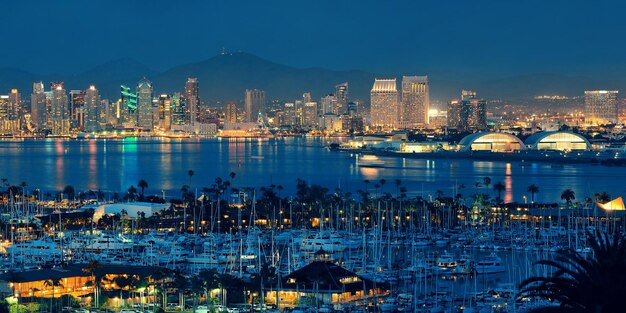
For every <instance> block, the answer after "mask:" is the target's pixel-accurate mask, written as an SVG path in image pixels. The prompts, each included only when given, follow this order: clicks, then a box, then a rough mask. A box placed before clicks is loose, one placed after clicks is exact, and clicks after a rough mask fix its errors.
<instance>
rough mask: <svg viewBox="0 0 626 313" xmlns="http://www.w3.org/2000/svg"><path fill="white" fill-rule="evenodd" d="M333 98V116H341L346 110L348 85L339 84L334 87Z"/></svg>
mask: <svg viewBox="0 0 626 313" xmlns="http://www.w3.org/2000/svg"><path fill="white" fill-rule="evenodd" d="M335 98H336V99H337V108H336V112H335V114H343V113H346V111H347V110H348V83H347V82H345V83H341V84H339V85H336V86H335Z"/></svg>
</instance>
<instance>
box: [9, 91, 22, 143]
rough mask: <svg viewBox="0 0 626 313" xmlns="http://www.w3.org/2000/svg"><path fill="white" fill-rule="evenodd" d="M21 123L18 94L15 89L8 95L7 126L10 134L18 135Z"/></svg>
mask: <svg viewBox="0 0 626 313" xmlns="http://www.w3.org/2000/svg"><path fill="white" fill-rule="evenodd" d="M21 121H22V110H21V107H20V92H19V91H18V90H17V89H11V93H9V124H10V128H11V133H12V134H17V133H19V131H20V129H21V127H22V123H21Z"/></svg>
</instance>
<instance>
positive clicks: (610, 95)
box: [585, 90, 618, 124]
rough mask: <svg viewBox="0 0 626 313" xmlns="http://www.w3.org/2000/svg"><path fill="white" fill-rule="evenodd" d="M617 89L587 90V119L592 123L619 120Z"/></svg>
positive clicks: (606, 122)
mask: <svg viewBox="0 0 626 313" xmlns="http://www.w3.org/2000/svg"><path fill="white" fill-rule="evenodd" d="M617 95H618V91H617V90H587V91H585V121H587V122H588V123H590V124H608V123H615V122H617Z"/></svg>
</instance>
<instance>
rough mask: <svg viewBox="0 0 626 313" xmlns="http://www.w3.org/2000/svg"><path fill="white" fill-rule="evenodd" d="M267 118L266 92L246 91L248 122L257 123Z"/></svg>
mask: <svg viewBox="0 0 626 313" xmlns="http://www.w3.org/2000/svg"><path fill="white" fill-rule="evenodd" d="M259 116H262V117H263V118H265V91H263V90H258V89H246V122H253V123H255V122H257V121H258V120H259Z"/></svg>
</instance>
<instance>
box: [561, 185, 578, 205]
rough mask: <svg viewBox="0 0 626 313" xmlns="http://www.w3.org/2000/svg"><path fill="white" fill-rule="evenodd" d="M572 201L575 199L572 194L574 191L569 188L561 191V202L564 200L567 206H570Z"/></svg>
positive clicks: (574, 195)
mask: <svg viewBox="0 0 626 313" xmlns="http://www.w3.org/2000/svg"><path fill="white" fill-rule="evenodd" d="M574 199H576V194H575V193H574V190H571V189H569V188H568V189H565V190H563V193H562V194H561V200H565V202H566V203H567V206H570V205H571V204H572V200H574Z"/></svg>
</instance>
